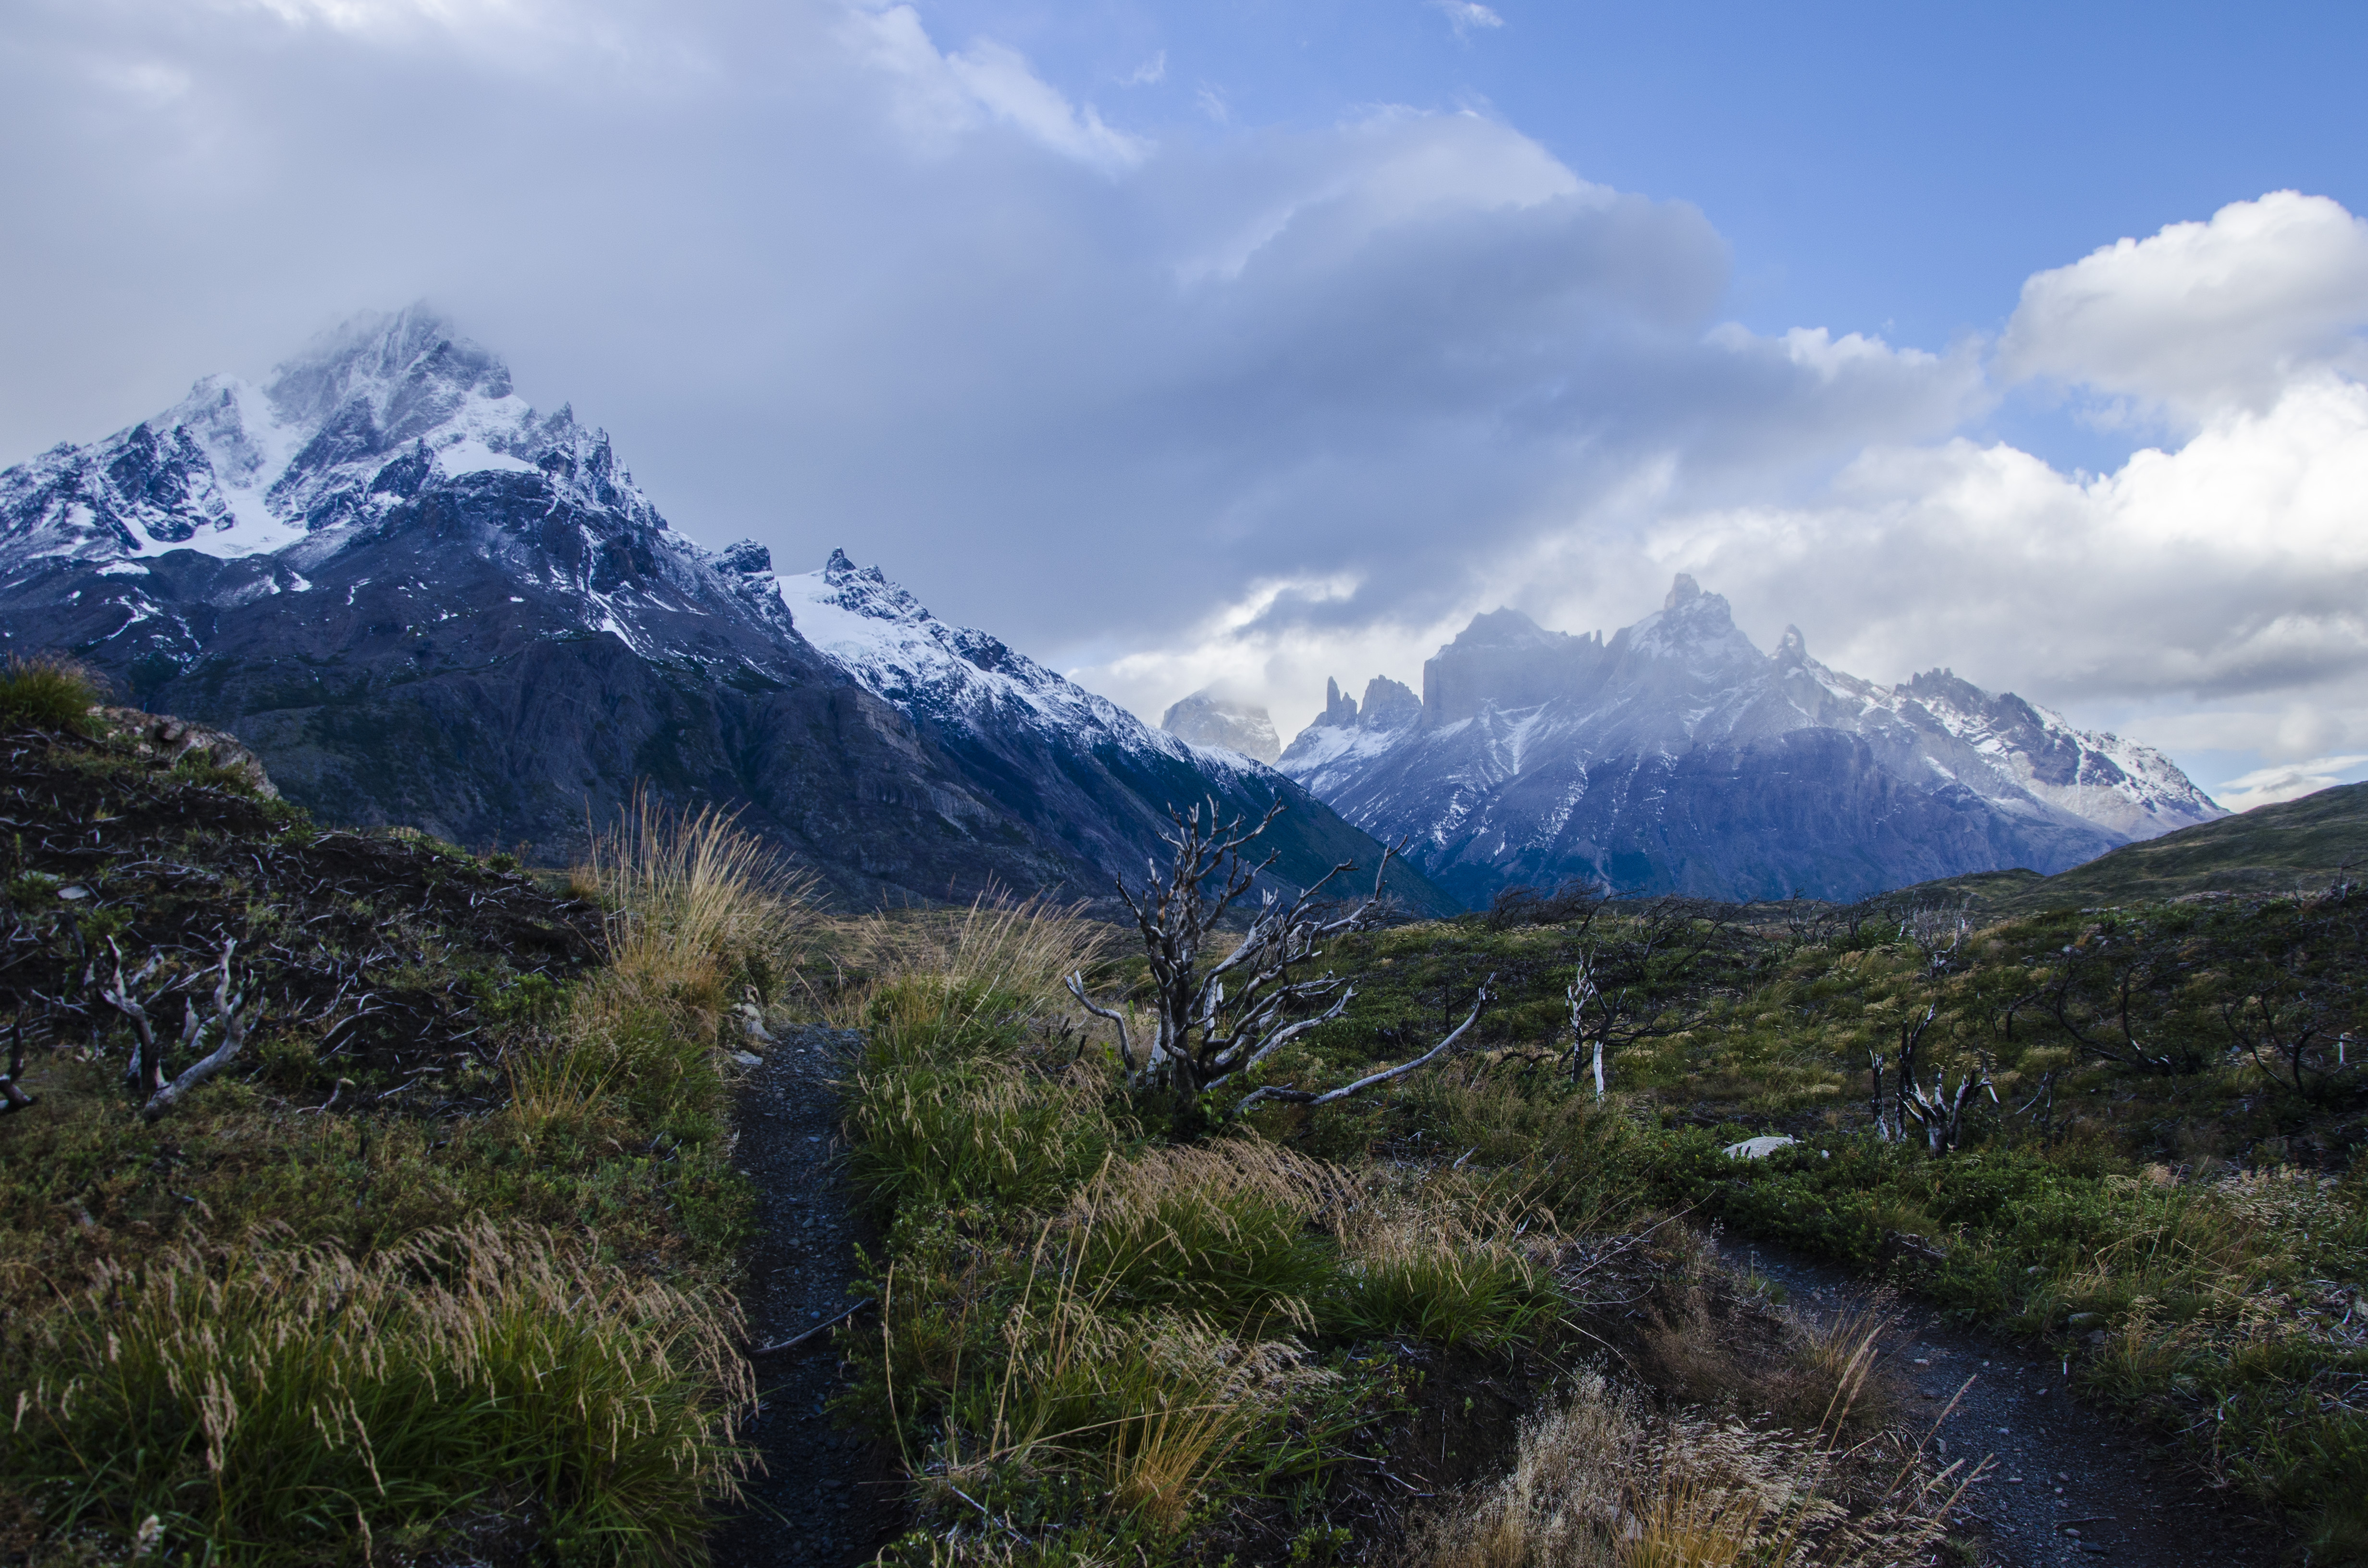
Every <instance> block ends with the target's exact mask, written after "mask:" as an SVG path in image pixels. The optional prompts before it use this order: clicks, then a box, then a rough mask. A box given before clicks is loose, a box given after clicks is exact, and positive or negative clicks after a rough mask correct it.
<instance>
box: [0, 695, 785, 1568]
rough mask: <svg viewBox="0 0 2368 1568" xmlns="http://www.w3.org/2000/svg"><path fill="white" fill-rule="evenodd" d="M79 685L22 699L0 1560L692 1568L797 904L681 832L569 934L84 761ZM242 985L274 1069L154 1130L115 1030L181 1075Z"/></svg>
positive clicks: (733, 1384)
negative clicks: (748, 1096)
mask: <svg viewBox="0 0 2368 1568" xmlns="http://www.w3.org/2000/svg"><path fill="white" fill-rule="evenodd" d="M28 679H29V680H30V682H31V684H32V686H33V690H32V693H31V696H30V698H29V699H25V700H21V701H20V700H19V698H20V696H22V695H23V694H22V693H21V692H20V690H19V689H18V688H19V687H22V686H24V685H25V684H27V683H28ZM75 679H76V677H75V676H74V672H72V671H71V670H63V669H60V668H58V667H57V666H41V667H39V668H37V669H35V670H33V671H30V672H28V671H27V670H26V669H24V668H22V667H19V668H17V669H15V670H12V672H11V674H10V676H9V677H8V681H7V683H6V689H0V713H4V714H6V715H7V718H8V730H7V733H6V735H5V736H4V737H0V746H5V747H6V753H7V756H8V758H9V762H8V769H7V786H8V788H9V790H10V795H9V798H8V801H7V803H6V805H5V806H0V812H5V813H6V816H7V817H8V818H9V819H10V821H9V823H8V824H7V825H8V829H9V834H10V836H9V838H8V840H7V841H6V846H7V848H8V851H9V854H10V860H11V863H10V864H9V866H8V867H7V882H6V920H7V925H6V951H5V957H0V962H5V963H6V966H7V967H6V971H5V974H6V983H7V986H8V996H9V1001H10V1004H11V1006H12V1009H13V1013H14V1016H13V1017H12V1018H11V1019H10V1020H9V1021H8V1025H7V1027H8V1028H10V1030H11V1034H12V1038H13V1040H15V1042H16V1043H17V1045H18V1047H19V1048H20V1052H21V1054H20V1055H19V1057H18V1059H17V1061H18V1063H19V1064H18V1065H17V1067H16V1070H15V1071H14V1072H13V1073H12V1080H13V1082H14V1084H15V1085H16V1086H17V1090H18V1094H17V1096H15V1097H17V1098H19V1099H22V1100H24V1101H26V1102H28V1103H25V1104H22V1105H21V1106H20V1107H19V1108H17V1109H16V1110H14V1111H13V1112H12V1113H11V1114H8V1115H7V1116H6V1118H5V1119H0V1323H5V1327H0V1336H5V1337H0V1392H5V1403H6V1407H7V1411H6V1414H7V1426H6V1428H5V1429H0V1558H6V1559H8V1560H15V1561H37V1562H112V1561H122V1560H129V1559H131V1558H132V1557H134V1556H137V1557H141V1558H143V1559H152V1560H154V1561H159V1562H225V1563H227V1562H347V1561H386V1562H402V1561H414V1560H416V1561H431V1560H432V1561H443V1560H450V1559H451V1558H452V1557H453V1556H454V1554H455V1553H466V1554H468V1555H471V1556H474V1557H476V1558H478V1559H479V1560H485V1561H502V1562H509V1561H516V1562H528V1561H544V1560H552V1561H560V1562H674V1561H683V1560H690V1559H695V1558H697V1557H699V1556H700V1554H701V1551H702V1547H701V1540H702V1537H703V1534H704V1531H705V1528H706V1522H707V1518H708V1508H709V1505H710V1503H711V1502H712V1500H714V1499H716V1498H719V1497H724V1496H728V1495H730V1494H732V1493H733V1491H734V1486H735V1484H736V1478H737V1477H738V1476H739V1475H740V1474H741V1473H742V1472H743V1467H744V1465H745V1462H746V1456H745V1455H744V1454H743V1452H742V1451H741V1449H740V1448H739V1447H738V1445H737V1444H736V1442H735V1438H734V1419H735V1415H736V1414H737V1413H738V1412H739V1411H740V1410H741V1409H742V1408H743V1407H744V1406H745V1404H746V1400H747V1399H748V1397H749V1394H750V1388H751V1385H750V1382H749V1372H748V1369H747V1364H746V1362H745V1361H744V1360H743V1359H742V1358H741V1354H740V1349H741V1347H740V1344H739V1338H740V1335H739V1328H738V1316H737V1310H736V1308H735V1306H734V1301H733V1298H732V1295H731V1293H730V1291H729V1290H728V1288H727V1287H728V1283H729V1278H730V1269H731V1265H732V1260H733V1257H734V1252H735V1249H736V1245H737V1243H738V1240H739V1231H740V1227H741V1225H742V1220H741V1215H742V1212H743V1210H744V1208H745V1195H744V1194H743V1193H741V1192H740V1191H739V1190H738V1188H737V1186H736V1178H735V1177H734V1176H733V1174H732V1172H731V1169H730V1166H729V1165H728V1163H727V1160H726V1157H725V1152H724V1151H725V1148H726V1140H727V1137H728V1129H727V1127H726V1124H725V1122H726V1114H725V1112H726V1099H725V1083H724V1079H723V1068H724V1063H723V1057H722V1055H721V1051H720V1048H721V1047H723V1046H724V1045H726V1044H728V1043H729V1042H730V1041H731V1040H733V1039H734V1038H735V1036H736V1025H735V1020H734V1016H733V1014H732V1011H731V1009H732V1007H733V1006H734V1005H735V1004H737V1003H739V1002H740V1001H741V1000H742V999H743V996H744V994H745V993H746V990H747V989H748V988H749V987H752V986H755V987H762V986H764V985H766V984H768V983H770V975H771V971H770V970H769V968H768V963H769V960H768V954H769V953H771V952H773V951H775V950H777V949H778V944H779V943H780V940H781V938H782V937H783V935H784V934H785V933H789V932H793V931H794V929H795V928H796V927H795V921H794V918H793V917H792V910H791V905H790V904H789V903H787V902H785V901H784V899H783V898H782V897H781V896H780V891H779V889H778V886H777V885H770V886H768V883H769V882H770V881H771V880H770V878H769V877H768V867H767V866H765V865H764V864H763V863H762V861H761V858H760V857H757V856H756V855H755V854H754V853H753V851H752V850H751V848H750V847H749V846H747V845H746V842H745V841H743V840H741V839H739V838H738V837H736V836H735V835H733V834H732V833H731V832H730V830H729V827H728V824H723V823H722V822H719V821H717V820H715V819H714V818H712V817H700V816H693V817H689V818H687V819H685V818H671V817H667V816H666V815H664V814H663V813H657V812H649V813H645V814H643V815H642V816H640V817H638V818H636V819H634V820H632V821H631V822H628V823H626V824H620V829H619V830H618V831H617V832H616V833H613V834H611V835H609V836H608V837H607V838H606V839H605V840H604V842H603V844H602V846H601V849H600V853H599V854H598V855H597V856H596V857H595V858H594V861H593V863H592V865H591V866H589V867H588V868H586V871H585V872H584V873H583V876H584V879H585V882H586V885H585V887H584V890H583V891H584V892H587V893H590V894H593V895H596V897H597V899H598V902H597V903H594V902H583V901H579V900H574V899H569V898H564V897H557V896H553V895H551V894H548V893H545V892H542V891H541V890H540V889H538V888H537V887H536V886H535V884H534V883H532V882H531V881H529V880H528V879H526V878H525V877H523V876H521V875H519V874H518V873H516V872H515V871H514V870H509V869H496V868H497V867H499V866H500V865H501V862H500V861H499V860H498V859H496V860H495V861H494V862H493V863H491V864H489V863H487V862H485V861H483V860H480V859H478V858H475V857H472V856H470V855H467V854H464V853H462V852H461V851H460V850H458V849H456V848H454V847H453V846H449V845H439V844H436V843H433V842H432V841H428V840H426V839H423V838H421V837H419V836H418V835H357V834H346V833H333V832H327V831H324V830H322V829H319V828H317V827H315V826H314V825H313V824H311V823H310V822H309V821H308V820H306V818H305V817H304V816H303V815H302V813H301V812H296V811H294V810H292V809H290V808H288V807H285V806H283V805H281V804H279V802H277V801H267V800H262V799H258V798H257V797H256V795H255V793H254V792H253V790H252V789H251V787H250V786H248V785H247V784H246V782H245V778H244V776H243V775H240V774H236V773H233V772H231V771H228V770H225V769H222V768H220V767H214V766H212V765H211V762H210V761H209V759H208V758H207V757H206V756H205V755H204V754H203V753H201V752H192V753H190V754H188V755H186V756H179V757H172V756H160V755H157V754H156V753H155V752H154V750H153V748H149V747H146V746H144V745H142V744H139V743H138V742H136V741H134V740H133V739H131V738H130V737H128V736H125V735H122V734H118V733H111V732H110V731H109V730H108V726H106V725H105V724H104V723H103V722H99V721H97V720H96V719H91V720H85V721H83V722H82V724H81V725H80V726H79V727H77V728H72V729H70V728H67V727H65V726H63V725H61V724H59V723H57V722H56V719H57V714H56V713H55V712H54V711H52V710H56V709H58V708H60V706H61V699H58V698H57V697H56V696H55V691H54V688H55V687H58V686H59V685H60V684H61V683H62V682H63V683H65V684H68V685H72V684H73V683H74V681H75ZM78 697H79V701H78V702H67V703H64V704H63V706H65V707H69V708H73V709H74V713H75V716H76V717H77V718H78V719H79V718H80V717H81V711H82V710H83V709H85V708H87V706H88V688H87V687H83V688H82V690H81V691H80V693H79V694H78ZM42 704H46V705H47V706H42ZM44 726H46V727H44ZM83 730H86V731H87V732H88V733H87V734H85V733H81V731H83ZM225 942H228V943H231V944H233V947H232V949H231V953H232V957H231V960H230V961H231V964H232V966H233V971H235V974H236V977H237V981H238V987H239V990H240V993H241V994H242V995H244V996H245V997H247V998H250V999H252V1000H251V1001H250V1002H249V1004H248V1005H249V1006H251V1007H254V1008H255V1012H254V1014H253V1017H255V1018H256V1024H255V1027H254V1028H253V1029H252V1031H251V1038H250V1040H249V1041H248V1043H247V1045H246V1049H245V1052H244V1053H243V1054H242V1055H240V1056H239V1057H238V1058H237V1059H236V1060H234V1061H233V1062H231V1064H230V1065H229V1066H228V1067H227V1068H226V1069H225V1070H224V1071H222V1073H221V1074H218V1075H217V1076H216V1077H215V1078H214V1079H213V1080H212V1081H211V1082H210V1083H208V1084H206V1085H203V1086H202V1087H200V1088H199V1089H197V1090H195V1091H194V1092H193V1093H192V1094H191V1095H190V1096H189V1097H188V1099H186V1100H185V1101H184V1102H182V1103H180V1104H179V1105H177V1106H176V1107H173V1108H171V1109H170V1110H169V1111H168V1112H167V1113H165V1114H164V1115H161V1116H159V1117H157V1118H156V1119H149V1118H147V1117H144V1116H143V1115H142V1096H140V1095H139V1093H138V1092H137V1091H136V1090H135V1089H133V1088H130V1087H127V1085H125V1084H124V1082H123V1076H124V1071H125V1065H126V1062H127V1061H128V1059H129V1056H130V1052H131V1044H132V1040H133V1039H134V1037H135V1033H136V1030H135V1028H134V1027H133V1024H132V1020H131V1017H130V1016H129V1015H128V1014H127V1013H126V1012H125V1010H124V1008H123V1007H121V1006H117V1005H115V1004H113V1003H110V1002H108V1000H106V994H107V993H109V992H112V993H114V994H117V995H119V996H120V997H122V998H124V999H125V1000H128V1001H129V1002H130V1003H131V1006H134V1007H137V1008H140V1009H141V1010H142V1012H144V1013H145V1014H146V1015H147V1016H148V1017H150V1018H151V1019H153V1020H154V1022H155V1023H156V1025H157V1026H158V1027H157V1028H155V1030H154V1033H155V1034H156V1035H157V1036H158V1038H159V1039H160V1040H161V1041H162V1042H163V1043H164V1045H165V1047H166V1048H167V1049H169V1050H170V1051H172V1052H173V1055H172V1056H171V1058H170V1059H169V1060H168V1061H167V1062H165V1070H166V1071H167V1072H168V1073H169V1072H176V1071H178V1070H179V1069H180V1068H181V1067H182V1066H183V1065H184V1064H185V1063H186V1062H187V1060H188V1057H189V1056H190V1055H191V1054H193V1053H195V1052H196V1051H203V1050H206V1049H208V1048H209V1047H211V1045H212V1044H213V1042H214V1040H215V1039H216V1038H217V1036H216V1035H215V1034H211V1033H203V1034H200V1035H199V1038H197V1039H195V1040H189V1039H188V1038H186V1037H184V1036H183V1031H182V1029H181V1028H179V1027H178V1026H180V1025H181V1024H182V1023H183V1021H184V1018H185V1017H199V1019H200V1024H202V1022H203V1018H202V1015H203V1013H204V1011H205V1008H206V1006H207V1000H208V997H210V996H211V994H212V989H213V985H214V983H215V980H216V974H215V965H216V962H217V960H218V959H219V956H220V955H221V953H222V950H223V944H224V943H225ZM119 954H120V960H119ZM151 959H153V960H155V961H154V964H153V965H151V963H150V962H149V960H151ZM604 960H605V961H604ZM28 1037H29V1038H28Z"/></svg>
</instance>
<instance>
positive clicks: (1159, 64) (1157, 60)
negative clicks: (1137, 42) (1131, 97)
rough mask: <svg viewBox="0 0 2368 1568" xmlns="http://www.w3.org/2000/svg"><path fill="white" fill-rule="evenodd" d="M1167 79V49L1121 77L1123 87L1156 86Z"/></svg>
mask: <svg viewBox="0 0 2368 1568" xmlns="http://www.w3.org/2000/svg"><path fill="white" fill-rule="evenodd" d="M1166 80H1167V51H1166V50H1164V49H1163V50H1161V51H1159V52H1158V53H1156V54H1155V55H1153V56H1152V57H1151V58H1150V59H1148V60H1146V61H1144V62H1143V63H1142V64H1140V65H1138V66H1136V67H1135V68H1134V69H1133V71H1131V72H1129V73H1128V74H1126V75H1125V76H1124V77H1123V78H1121V81H1120V83H1119V85H1121V86H1122V87H1156V86H1157V85H1159V84H1160V83H1162V82H1165V81H1166Z"/></svg>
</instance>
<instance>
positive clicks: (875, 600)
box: [822, 550, 936, 625]
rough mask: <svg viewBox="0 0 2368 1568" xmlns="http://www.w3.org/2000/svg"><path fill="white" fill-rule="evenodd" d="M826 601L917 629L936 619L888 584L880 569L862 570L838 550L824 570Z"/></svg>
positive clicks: (897, 588)
mask: <svg viewBox="0 0 2368 1568" xmlns="http://www.w3.org/2000/svg"><path fill="white" fill-rule="evenodd" d="M822 580H823V585H824V588H825V592H824V594H823V595H822V598H823V601H824V602H825V603H828V604H835V605H837V607H838V608H841V609H844V610H848V611H851V612H852V613H854V614H856V615H861V616H869V617H870V618H871V619H873V620H903V621H910V622H913V623H914V624H916V625H917V624H919V623H921V622H923V621H927V620H933V619H936V618H935V617H934V616H932V615H930V614H929V612H928V608H927V607H926V606H924V605H923V604H922V603H921V601H920V600H918V599H916V598H915V597H913V596H912V595H911V594H910V593H908V592H906V591H905V589H904V588H903V587H900V586H899V585H896V584H894V583H892V582H890V581H889V580H888V578H887V576H886V574H883V573H882V571H881V570H880V568H879V567H877V566H858V565H857V564H856V563H855V562H853V561H851V560H849V559H848V554H847V551H843V550H834V551H831V552H830V560H829V561H827V562H825V563H824V565H823V569H822Z"/></svg>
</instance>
